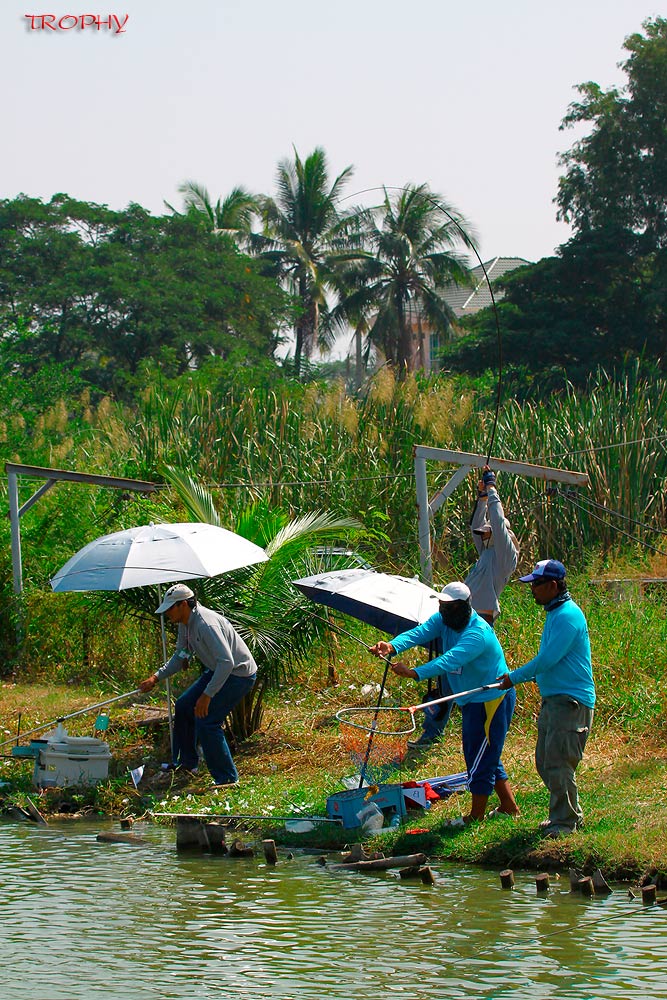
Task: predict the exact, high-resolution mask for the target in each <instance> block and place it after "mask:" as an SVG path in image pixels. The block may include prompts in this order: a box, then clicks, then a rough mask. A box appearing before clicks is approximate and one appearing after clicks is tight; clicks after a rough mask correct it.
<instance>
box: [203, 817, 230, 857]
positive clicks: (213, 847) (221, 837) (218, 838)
mask: <svg viewBox="0 0 667 1000" xmlns="http://www.w3.org/2000/svg"><path fill="white" fill-rule="evenodd" d="M204 829H205V832H206V838H207V840H208V846H209V849H210V851H211V854H226V853H227V844H226V843H225V828H224V826H223V825H222V823H215V822H213V823H206V824H205V825H204Z"/></svg>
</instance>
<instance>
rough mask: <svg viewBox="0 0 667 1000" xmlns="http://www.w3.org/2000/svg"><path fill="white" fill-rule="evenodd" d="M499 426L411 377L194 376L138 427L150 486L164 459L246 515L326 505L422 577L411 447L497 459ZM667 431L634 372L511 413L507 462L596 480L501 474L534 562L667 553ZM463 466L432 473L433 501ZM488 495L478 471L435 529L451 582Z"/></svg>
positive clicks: (431, 383)
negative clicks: (201, 383)
mask: <svg viewBox="0 0 667 1000" xmlns="http://www.w3.org/2000/svg"><path fill="white" fill-rule="evenodd" d="M492 416H493V415H492V413H491V412H489V411H488V410H486V409H482V408H481V406H480V403H479V401H478V400H476V398H475V396H474V394H473V392H471V391H470V390H469V389H468V390H462V389H461V388H460V383H457V382H456V381H454V380H451V379H442V378H440V379H436V378H433V379H423V380H419V381H418V380H417V379H415V378H414V377H412V378H408V379H406V381H405V382H402V383H400V382H397V381H396V380H395V379H394V377H393V375H392V373H391V371H390V370H389V369H382V370H381V371H380V372H379V373H378V374H377V375H376V376H375V377H374V378H373V379H372V380H371V381H370V383H369V385H368V386H367V388H366V391H365V392H364V393H363V394H362V395H361V396H360V397H359V398H352V397H350V396H348V395H346V394H345V392H344V390H343V388H342V386H337V385H335V386H326V385H319V384H318V385H313V384H311V385H307V386H301V385H298V384H295V383H292V382H285V383H283V384H281V385H279V386H272V387H268V388H250V389H248V388H247V387H246V386H242V387H241V388H240V389H239V388H236V387H235V386H234V384H228V385H226V386H218V389H217V392H216V394H215V395H214V394H213V393H212V392H210V391H202V390H201V389H200V388H199V387H198V386H197V385H196V384H195V383H194V382H193V383H191V384H187V383H186V384H183V383H182V384H181V385H180V386H179V387H178V389H177V390H176V391H175V392H174V391H171V390H170V389H163V390H161V389H155V390H153V391H152V392H151V393H149V394H148V396H147V397H146V399H145V400H144V402H143V404H142V406H141V408H140V412H139V416H138V419H137V420H136V422H135V423H134V424H133V425H132V426H131V427H130V428H129V433H130V437H131V443H132V450H133V460H134V461H135V462H136V464H137V468H138V471H139V472H140V473H141V474H142V475H144V476H148V477H156V476H158V477H159V475H160V469H161V468H162V467H163V466H164V465H165V464H170V465H178V466H181V467H186V468H188V469H189V470H190V472H191V474H192V475H194V476H197V477H200V478H202V479H203V480H204V481H206V482H207V483H208V484H218V488H219V494H220V507H221V508H222V509H223V510H224V509H227V510H230V511H233V510H234V509H235V508H237V507H238V505H239V499H240V498H241V497H242V498H243V500H244V501H245V500H247V499H248V497H253V496H261V497H263V498H264V499H265V500H267V501H268V502H269V503H281V505H283V506H288V507H289V508H291V510H292V511H293V512H295V513H297V514H298V512H299V511H300V510H302V509H313V507H315V506H318V505H322V506H326V507H327V509H329V510H331V511H332V512H333V513H335V514H337V515H339V516H342V515H346V514H350V513H353V514H354V515H355V516H357V517H359V518H360V519H361V520H362V521H364V523H365V524H366V526H367V528H368V530H369V544H370V547H371V549H374V550H375V551H374V553H373V555H374V558H375V559H376V561H378V562H379V563H380V564H382V565H386V566H388V567H389V568H391V567H396V568H402V569H409V570H416V569H417V568H418V557H417V551H416V523H417V517H416V509H415V502H416V501H415V489H414V478H413V448H414V446H415V445H416V444H424V445H430V446H434V447H443V448H450V449H453V450H459V451H473V452H476V453H478V454H482V455H483V454H485V453H486V448H487V443H488V440H489V437H490V432H491V421H492ZM666 426H667V383H665V382H663V381H658V380H653V381H642V380H641V379H640V378H639V377H638V375H637V374H636V373H634V374H629V375H627V376H626V377H625V379H623V380H621V381H617V382H614V381H612V380H611V379H609V378H608V377H606V376H605V375H604V374H602V375H601V376H600V378H599V381H598V382H597V383H595V384H592V385H591V387H590V389H589V391H588V393H587V394H577V393H575V392H574V391H571V392H569V393H566V394H564V395H563V396H559V397H555V398H554V399H553V400H551V401H549V403H548V404H543V405H537V404H534V403H524V404H519V403H516V402H515V401H511V400H510V401H509V402H508V403H506V404H505V405H504V406H503V407H502V408H501V411H500V414H499V420H498V426H497V428H496V435H495V445H494V453H495V455H496V456H497V457H501V458H508V459H516V460H520V461H527V462H532V463H536V464H543V465H550V466H554V467H558V468H569V469H573V470H575V471H579V472H584V473H587V474H588V476H589V479H590V486H589V487H586V488H585V489H582V490H579V491H577V490H572V489H570V488H563V486H562V484H551V485H552V487H554V488H553V489H551V490H548V489H545V484H544V483H543V482H541V481H538V480H529V479H526V478H523V477H518V476H511V475H502V476H501V477H500V491H501V495H502V498H503V500H504V502H505V505H506V508H507V511H508V512H509V513H510V516H511V518H512V523H513V526H514V528H515V530H516V532H517V534H518V535H519V537H520V540H521V543H522V549H523V553H524V562H525V563H529V562H531V561H532V560H533V559H534V558H536V557H537V556H543V555H553V556H556V557H559V558H563V559H564V560H565V561H567V560H569V559H571V558H573V557H574V558H577V560H580V559H581V557H582V556H583V554H584V552H586V551H587V550H591V549H595V548H602V549H603V550H605V551H609V550H617V549H618V548H620V547H622V546H626V547H627V546H628V545H632V544H636V545H637V546H641V545H642V544H644V543H648V545H653V546H654V547H656V548H660V543H661V538H660V534H659V532H660V531H661V530H663V529H664V526H665V513H666V510H665V496H664V493H663V491H662V483H663V482H664V480H665V477H666V475H667V447H666V444H667V432H665V427H666ZM626 442H627V443H626ZM452 471H453V469H452V467H451V466H450V467H447V468H445V467H442V466H439V465H438V464H437V463H431V464H430V466H429V482H430V491H431V494H433V493H434V492H436V491H437V490H438V489H439V488H441V487H442V485H444V483H445V482H446V481H447V479H448V477H449V475H450V474H451V472H452ZM475 495H476V475H473V476H471V478H470V481H469V483H468V484H467V485H463V486H461V487H459V489H458V490H457V491H456V492H455V494H454V496H453V497H452V498H451V499H450V501H449V502H448V503H447V504H446V505H445V506H444V507H443V508H442V509H441V511H440V512H439V513H438V514H437V515H436V517H435V519H434V522H433V543H434V553H435V562H436V566H437V567H438V569H439V571H440V572H441V573H443V574H448V573H451V572H453V571H461V572H462V571H463V568H464V566H465V564H466V560H467V559H468V558H470V556H471V555H472V553H471V550H470V547H469V537H468V517H469V514H470V510H471V506H472V503H473V502H474V497H475ZM616 512H620V514H621V515H622V516H620V517H619V516H617V514H616ZM635 521H636V522H640V523H639V524H634V523H633V522H635ZM379 529H383V530H384V532H385V534H386V536H387V540H386V542H385V543H383V544H380V545H378V544H377V541H374V540H373V533H374V532H377V531H378V530H379ZM628 536H633V538H635V539H637V541H636V542H633V538H631V537H628ZM665 548H666V549H667V545H666V546H665ZM646 551H647V552H648V551H650V550H649V549H647V550H646Z"/></svg>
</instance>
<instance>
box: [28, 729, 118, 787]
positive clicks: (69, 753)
mask: <svg viewBox="0 0 667 1000" xmlns="http://www.w3.org/2000/svg"><path fill="white" fill-rule="evenodd" d="M110 760H111V753H110V752H109V744H108V743H104V742H103V741H102V740H98V739H96V738H95V737H92V736H90V737H88V736H66V735H65V736H61V737H60V738H59V739H57V740H53V741H49V742H48V743H46V744H45V745H44V747H43V748H42V749H40V751H39V756H38V757H37V758H36V760H35V770H34V772H33V777H32V780H33V784H34V785H36V786H37V787H38V788H49V787H55V786H58V787H62V786H64V785H96V784H97V783H98V782H99V781H104V780H105V779H106V778H107V777H108V776H109V761H110Z"/></svg>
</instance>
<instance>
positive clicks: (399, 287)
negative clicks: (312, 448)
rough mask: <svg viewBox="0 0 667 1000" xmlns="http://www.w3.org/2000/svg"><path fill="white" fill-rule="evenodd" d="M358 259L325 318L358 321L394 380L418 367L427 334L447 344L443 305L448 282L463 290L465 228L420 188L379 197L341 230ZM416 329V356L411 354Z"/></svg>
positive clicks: (448, 319) (447, 315)
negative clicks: (331, 312)
mask: <svg viewBox="0 0 667 1000" xmlns="http://www.w3.org/2000/svg"><path fill="white" fill-rule="evenodd" d="M347 227H348V236H349V239H350V240H351V242H352V243H353V244H355V243H356V244H357V245H359V246H361V247H363V249H364V253H363V256H362V255H357V258H356V259H353V260H350V261H349V262H348V264H347V265H346V267H345V269H344V271H343V273H342V281H341V285H340V286H339V290H340V296H341V301H340V303H339V306H338V307H337V311H336V312H335V314H334V315H333V316H332V319H333V321H334V322H336V321H337V322H338V323H339V325H340V323H341V322H343V321H344V320H345V319H346V318H352V319H353V321H354V324H355V325H357V324H358V323H359V321H360V318H361V319H365V321H366V323H367V325H368V327H369V329H368V337H369V339H370V341H371V342H372V343H374V344H376V345H377V346H378V347H380V349H381V350H382V352H383V353H384V355H385V357H386V359H387V361H388V362H389V363H390V364H392V365H394V366H395V367H396V368H397V369H398V373H399V377H401V378H402V377H404V375H405V373H406V372H407V371H411V370H413V369H414V368H415V367H417V366H418V364H419V363H420V361H421V363H422V364H423V360H424V344H423V341H424V335H425V332H426V330H428V331H433V332H437V333H440V334H441V335H444V336H449V335H450V332H451V328H452V322H453V320H454V314H453V313H452V310H451V309H450V307H449V305H448V304H447V301H446V299H445V297H444V294H443V292H444V289H445V288H446V286H447V285H450V284H451V283H452V282H456V283H459V284H468V283H470V277H469V275H470V272H469V269H468V266H467V262H466V257H465V255H464V253H462V252H461V250H459V249H458V248H459V247H461V246H462V245H463V246H467V247H470V248H473V249H474V248H475V241H474V237H473V236H472V235H471V229H470V226H469V224H468V223H467V222H466V221H465V220H464V219H463V217H462V216H461V215H459V214H458V213H457V212H456V210H455V209H454V208H452V207H451V206H450V205H448V204H447V203H446V202H445V201H444V200H443V199H442V198H441V197H440V196H439V195H435V194H433V193H432V192H431V191H429V189H428V186H427V185H426V184H420V185H408V186H406V187H405V188H401V189H400V190H399V191H398V192H397V193H396V194H392V195H390V194H389V193H388V192H387V190H386V189H385V191H384V200H383V202H382V204H381V205H379V206H378V207H376V208H370V209H358V210H356V212H355V213H354V214H353V215H352V216H351V217H350V218H349V220H348V222H347ZM415 328H416V334H417V336H416V340H417V350H416V351H415Z"/></svg>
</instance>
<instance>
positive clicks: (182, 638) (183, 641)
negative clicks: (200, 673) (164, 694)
mask: <svg viewBox="0 0 667 1000" xmlns="http://www.w3.org/2000/svg"><path fill="white" fill-rule="evenodd" d="M189 657H190V653H189V650H188V648H187V630H186V629H185V627H184V626H183V625H179V626H178V636H177V638H176V649H175V651H174V652H173V653H172V655H171V657H170V659H168V660H167V662H166V663H164V664H163V665H162V666H161V667H160V668H159V669H158V670H156V671H155V676H156V677H157V679H158V680H159V681H161V680H164V678H165V677H171V676H172V675H173V674H177V673H178V672H179V670H182V669H183V664H184V663H186V662H187V661H188V659H189Z"/></svg>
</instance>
